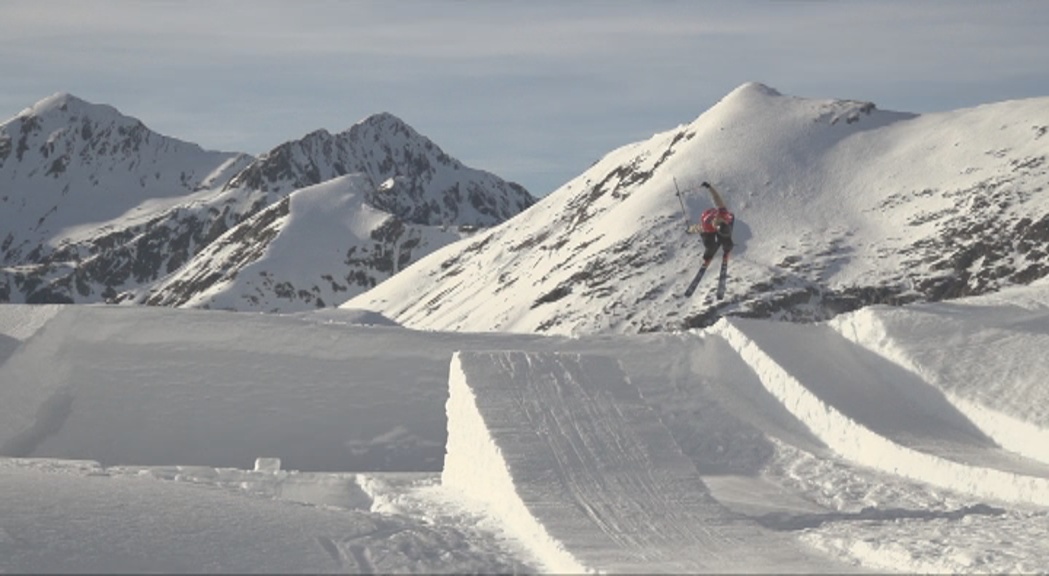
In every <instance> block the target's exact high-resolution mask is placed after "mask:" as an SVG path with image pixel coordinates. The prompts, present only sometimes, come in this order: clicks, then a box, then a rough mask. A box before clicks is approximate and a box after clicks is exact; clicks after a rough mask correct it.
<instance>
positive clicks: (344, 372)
mask: <svg viewBox="0 0 1049 576" xmlns="http://www.w3.org/2000/svg"><path fill="white" fill-rule="evenodd" d="M969 302H970V300H959V301H957V303H951V304H949V305H948V304H946V303H944V304H930V305H921V306H919V305H912V306H907V307H902V308H888V307H880V308H872V309H866V310H863V311H860V312H855V313H851V314H847V315H844V316H842V317H839V319H838V320H836V321H834V322H831V323H821V324H813V325H807V326H801V325H790V324H781V323H777V322H772V321H767V320H750V321H741V320H725V321H723V322H721V323H719V324H717V325H716V326H714V327H713V328H711V329H707V330H692V331H687V332H679V333H665V334H648V335H594V336H588V337H579V338H565V337H558V336H538V335H526V334H499V333H486V334H481V333H454V332H419V331H414V330H410V329H405V328H402V327H397V326H391V325H389V323H388V321H379V319H378V318H377V317H375V316H374V315H370V314H360V313H353V312H352V311H349V310H345V311H317V312H309V313H296V314H270V315H257V314H231V313H228V312H221V311H191V310H178V309H170V308H138V307H131V308H129V307H97V306H80V305H60V306H57V305H56V306H43V307H40V306H29V305H5V306H0V343H2V344H3V346H2V347H0V351H2V352H3V355H2V356H0V361H2V362H0V382H3V387H2V388H0V411H2V414H0V415H2V418H0V454H2V455H3V458H0V483H2V484H3V486H4V487H5V489H4V490H3V491H2V493H0V509H2V510H3V511H4V515H3V531H2V532H0V534H2V538H0V549H2V550H3V554H2V555H0V567H2V568H3V569H4V570H5V571H12V572H27V571H52V572H53V571H78V572H84V571H87V572H112V571H129V570H134V571H165V572H197V571H238V572H239V571H257V572H258V571H263V572H318V571H340V572H419V571H438V572H439V571H450V572H464V571H476V572H493V571H510V570H514V571H551V572H581V571H606V572H617V571H625V572H635V573H636V571H638V570H640V569H641V568H643V567H646V566H648V567H650V568H651V569H653V570H659V571H666V572H688V573H696V572H704V571H711V572H719V573H720V572H723V571H742V572H765V573H782V572H798V573H802V572H804V573H817V572H824V573H842V572H851V571H860V572H863V571H872V572H885V571H888V570H901V571H905V572H954V573H957V572H1010V573H1015V572H1029V571H1037V570H1038V568H1039V567H1040V566H1044V564H1045V562H1046V561H1049V546H1047V545H1046V542H1049V530H1047V528H1046V526H1047V525H1049V524H1047V522H1046V519H1047V516H1049V506H1047V501H1046V497H1045V494H1046V491H1045V486H1046V484H1047V483H1049V459H1046V458H1045V455H1044V454H1039V453H1038V452H1037V450H1031V451H1030V453H1029V454H1026V455H1024V454H1020V453H1018V452H1016V451H1014V450H1013V449H1012V448H1005V447H1002V446H1006V447H1008V446H1009V445H1008V443H1007V441H1006V440H1004V439H1002V440H1001V444H999V440H998V439H999V437H1000V436H1001V435H1002V434H1004V433H1006V432H1009V431H1012V430H1016V429H1017V428H1016V426H1017V425H1019V424H1021V423H1022V424H1023V425H1024V426H1026V428H1025V429H1026V430H1030V431H1034V432H1037V433H1039V434H1041V435H1045V434H1046V430H1049V410H1047V409H1046V405H1047V404H1046V403H1044V402H1025V401H1023V398H1024V397H1025V394H1028V389H1029V387H1030V382H1031V381H1033V380H1039V379H1042V378H1044V377H1045V376H1046V375H1047V374H1049V364H1047V363H1046V362H1047V361H1046V358H1045V357H1044V355H1032V354H1031V351H1032V350H1040V349H1042V348H1044V346H1045V345H1046V342H1045V340H1046V338H1047V334H1049V331H1047V330H1046V326H1049V286H1047V285H1044V283H1043V284H1041V285H1035V286H1031V287H1024V288H1016V289H1008V290H1003V291H1001V292H999V293H996V294H995V296H994V299H992V300H980V299H976V298H974V299H972V303H971V304H970V303H969ZM989 318H999V319H1000V320H999V321H998V322H996V323H991V324H987V323H986V320H987V319H989ZM930 319H934V320H935V321H934V322H931V321H930ZM937 322H939V323H942V322H949V323H954V324H955V325H958V326H963V330H964V332H965V333H966V334H968V335H969V337H971V338H972V339H973V340H974V341H976V342H982V343H983V346H984V347H985V348H986V351H985V354H984V355H983V356H982V357H979V358H974V359H971V360H970V359H968V358H969V355H970V354H972V350H969V349H965V348H942V347H937V346H936V343H937V342H939V341H940V340H941V339H942V335H941V333H940V330H939V329H938V328H939V326H938V325H937ZM959 333H960V332H959ZM906 350H911V351H913V352H912V353H910V354H909V355H908V354H905V353H904V352H903V351H906ZM1017 358H1023V359H1024V360H1023V362H1024V364H1023V365H1024V370H1023V374H1022V376H1023V377H1022V378H1020V377H1016V378H1003V379H995V378H992V377H990V376H988V375H991V374H1004V373H1010V372H1009V370H1010V367H1011V366H1013V365H1014V364H1015V363H1016V362H1017ZM967 362H978V363H979V364H980V369H979V370H978V371H977V375H979V376H981V377H980V378H977V379H973V380H970V379H965V380H963V381H959V380H957V379H956V378H955V377H954V376H952V370H955V369H956V368H952V367H954V366H964V365H966V363H967ZM957 369H960V368H957ZM1013 374H1014V375H1016V376H1019V374H1018V373H1016V372H1013ZM974 406H975V407H979V408H980V409H981V410H980V411H979V412H974V411H973V407H974ZM970 414H976V415H977V416H978V417H971V416H970ZM1003 431H1005V432H1003ZM277 462H279V464H277ZM743 549H745V550H747V553H746V554H740V552H739V551H740V550H743Z"/></svg>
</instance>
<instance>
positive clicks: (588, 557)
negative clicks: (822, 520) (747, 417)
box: [441, 351, 817, 573]
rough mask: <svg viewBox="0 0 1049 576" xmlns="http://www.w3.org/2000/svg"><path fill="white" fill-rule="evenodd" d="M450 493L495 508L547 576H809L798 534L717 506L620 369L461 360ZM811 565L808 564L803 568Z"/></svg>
mask: <svg viewBox="0 0 1049 576" xmlns="http://www.w3.org/2000/svg"><path fill="white" fill-rule="evenodd" d="M449 389H450V390H449V399H448V404H447V412H448V432H449V433H448V445H447V454H446V456H445V467H444V471H443V473H442V477H441V479H442V484H443V485H445V486H447V487H452V488H454V489H459V490H461V491H463V492H466V493H467V494H469V495H471V496H473V497H475V498H479V499H482V500H484V501H486V503H487V504H488V506H489V508H490V509H491V512H492V514H493V515H494V516H496V517H498V518H499V519H500V520H501V521H502V522H503V524H504V526H506V529H507V531H508V532H509V533H511V534H513V535H514V536H515V537H517V538H518V539H519V540H521V541H522V542H524V543H525V545H526V546H528V547H529V548H530V549H531V550H532V551H533V553H534V554H535V555H536V556H537V558H538V560H539V561H540V562H541V563H542V564H543V566H544V569H546V570H549V571H551V572H558V573H567V572H571V573H579V572H589V571H596V572H631V573H671V572H678V573H680V572H686V573H697V572H730V571H735V570H738V569H739V566H740V565H741V564H740V562H741V558H740V554H741V552H742V551H745V550H755V549H759V548H760V549H761V550H762V551H763V552H762V555H763V556H764V558H765V559H766V560H767V562H768V565H767V566H755V565H754V561H755V560H754V559H751V558H748V559H747V561H746V566H747V568H748V570H758V571H762V569H764V570H768V571H774V572H784V571H792V570H794V571H811V570H812V567H813V566H814V565H817V564H814V562H813V559H812V557H811V556H808V555H807V554H806V553H804V552H802V551H800V550H799V548H800V547H799V546H798V545H797V544H796V543H795V542H793V541H792V540H790V538H789V536H784V535H782V534H777V533H773V532H770V531H767V530H764V529H763V528H762V527H760V526H759V525H757V524H756V523H755V522H753V521H752V520H750V519H748V518H746V517H744V516H742V515H739V514H736V513H734V512H732V511H730V510H728V509H727V508H726V507H724V506H723V505H722V504H720V503H719V502H717V501H716V500H715V499H714V498H713V497H712V496H711V494H710V491H709V490H708V489H707V487H706V486H705V484H704V483H703V480H702V478H701V477H700V475H699V473H698V472H697V470H696V468H695V466H694V465H693V464H692V462H691V461H690V460H689V459H688V458H687V457H686V456H685V454H684V453H683V452H682V451H681V449H680V448H679V447H678V445H677V444H676V443H675V441H674V439H673V438H672V437H671V434H670V432H669V431H668V429H667V428H666V427H665V426H664V425H663V422H662V421H661V420H660V418H659V416H658V415H657V414H656V413H655V412H654V411H653V410H652V409H651V408H649V407H648V406H646V405H645V403H644V401H643V399H642V397H641V394H640V393H639V392H638V389H637V388H636V387H635V386H634V385H633V384H632V383H631V382H630V380H629V378H628V377H627V376H626V375H625V374H624V372H623V370H622V368H621V366H620V364H619V362H618V361H617V360H615V359H613V358H609V357H605V356H598V355H578V354H565V353H554V352H549V353H529V352H520V351H514V352H458V353H456V354H455V355H454V356H453V358H452V362H451V369H450V375H449ZM803 554H805V556H804V557H803Z"/></svg>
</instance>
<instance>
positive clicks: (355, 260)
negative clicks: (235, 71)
mask: <svg viewBox="0 0 1049 576" xmlns="http://www.w3.org/2000/svg"><path fill="white" fill-rule="evenodd" d="M350 176H354V177H358V180H359V181H360V184H359V185H358V188H360V194H359V196H360V197H361V199H362V202H358V203H357V204H355V205H354V206H342V207H341V208H340V209H361V210H370V211H373V212H377V213H382V214H383V216H374V217H371V216H369V217H368V218H366V219H367V220H370V221H372V222H375V223H376V226H377V227H376V228H375V229H371V230H360V229H358V230H357V232H356V233H355V234H354V235H353V237H352V238H349V239H340V238H334V239H331V240H333V244H334V246H333V247H332V249H331V250H328V249H327V247H326V248H325V249H322V250H320V251H316V250H313V251H312V252H319V253H323V254H326V255H328V257H327V258H326V259H318V258H316V257H307V258H303V257H302V255H303V254H302V253H299V254H296V256H295V258H293V260H297V262H296V261H274V260H272V259H270V260H265V261H259V260H258V258H259V257H260V256H262V255H263V254H264V253H265V252H267V248H268V246H267V245H266V243H267V242H268V241H272V240H275V239H277V238H279V237H282V236H285V237H286V236H287V234H285V233H284V232H283V231H282V229H281V228H280V227H279V226H278V227H276V228H270V229H269V232H268V233H266V234H261V235H260V234H256V233H253V232H251V231H250V230H241V231H239V232H233V230H234V229H236V228H238V227H240V226H241V225H242V224H244V225H246V227H248V228H250V227H251V226H254V225H255V224H257V221H258V218H255V222H254V223H250V222H248V221H249V220H252V219H253V218H254V217H256V216H258V215H259V214H260V213H263V212H269V213H270V214H271V215H272V213H273V212H279V211H280V210H281V206H282V205H283V206H285V207H286V206H287V202H286V199H287V198H288V197H289V196H290V195H292V194H293V193H294V192H295V191H296V190H299V189H302V188H307V187H310V186H317V185H320V184H323V183H325V182H327V181H331V180H335V179H337V178H342V177H350ZM0 184H2V185H3V186H2V188H0V189H2V190H3V192H2V193H0V207H2V209H0V301H4V302H30V303H43V302H52V303H69V302H75V303H93V302H102V301H105V302H136V303H142V302H149V303H153V304H165V305H201V306H210V305H216V306H223V307H226V306H229V307H232V308H233V309H244V310H267V311H270V310H274V309H278V310H284V311H292V310H299V309H307V308H314V307H318V306H334V305H336V304H338V303H339V302H341V300H342V299H345V298H348V297H350V296H352V295H355V294H357V293H359V292H361V291H363V290H365V289H367V288H369V287H371V286H373V285H375V284H376V283H378V282H381V281H382V280H384V279H385V278H386V277H388V276H389V275H390V274H392V273H395V272H396V271H397V270H399V269H401V268H402V267H404V266H406V265H407V264H408V263H410V262H413V261H414V260H415V259H417V258H418V257H420V256H421V255H423V254H426V253H428V252H430V251H432V250H433V249H435V248H437V247H439V246H441V245H444V244H446V243H448V242H450V241H453V240H458V239H459V238H461V237H462V236H463V235H464V234H465V232H464V234H459V233H457V232H458V229H459V228H463V229H464V230H466V231H467V232H470V231H475V230H477V229H478V228H482V227H486V226H491V225H493V224H496V223H499V222H502V221H504V220H506V219H507V218H509V217H510V216H513V215H514V214H517V213H518V212H520V211H521V210H522V209H524V208H525V207H527V206H529V205H531V204H532V203H533V202H534V199H533V198H532V197H531V196H530V195H529V194H528V192H527V191H525V190H524V189H523V188H521V187H520V186H518V185H516V184H514V183H509V182H505V181H503V180H502V179H500V178H498V177H497V176H495V175H493V174H490V173H488V172H484V171H482V170H477V169H473V168H470V167H467V166H464V165H463V164H462V163H461V162H459V161H457V160H455V159H454V158H452V157H450V156H448V155H447V154H446V153H444V152H443V151H442V150H441V149H440V148H438V147H437V146H436V144H434V143H433V142H432V141H430V140H429V139H427V138H426V137H424V136H422V135H421V134H419V133H418V132H416V131H415V130H414V129H412V128H411V127H410V126H408V125H407V124H405V123H404V122H403V121H401V120H400V119H398V118H396V117H395V116H393V115H391V114H388V113H381V114H376V115H374V116H372V117H369V118H366V119H364V120H362V121H361V122H359V123H357V124H355V125H354V126H352V127H351V128H350V129H348V130H346V131H345V132H343V133H340V134H336V135H332V134H330V133H328V132H327V131H325V130H318V131H315V132H313V133H310V134H307V135H306V136H304V137H303V138H302V139H300V140H293V141H289V142H286V143H284V144H282V145H280V146H278V147H276V148H274V149H273V150H271V151H270V152H268V153H266V154H263V155H262V156H260V157H258V158H252V157H250V156H248V155H246V154H237V153H224V152H211V151H205V150H202V149H201V148H200V147H199V146H197V145H195V144H189V143H186V142H181V141H179V140H176V139H173V138H169V137H166V136H162V135H159V134H156V133H154V132H152V131H150V130H149V129H148V128H146V126H145V125H144V124H143V123H142V122H141V121H139V120H137V119H135V118H131V117H127V116H123V115H121V114H120V113H119V112H118V111H117V110H115V109H114V108H112V107H110V106H105V105H96V104H91V103H88V102H85V101H83V100H80V99H78V98H76V97H74V96H71V95H69V94H56V95H54V96H51V97H49V98H46V99H44V100H43V101H41V102H39V103H37V104H36V105H35V106H32V107H30V108H27V109H26V110H24V111H23V112H22V113H21V114H20V115H18V116H16V117H15V118H12V119H11V120H9V121H7V122H5V123H4V124H2V125H0ZM353 217H354V216H353V215H352V214H342V213H338V212H334V213H332V214H330V218H331V220H332V225H335V224H337V223H338V222H339V221H341V220H343V219H345V218H353ZM331 227H332V226H330V225H326V224H325V225H322V228H331ZM438 229H440V230H439V232H435V231H436V230H438ZM449 231H451V232H449ZM227 232H232V234H230V235H228V236H226V237H225V238H224V244H223V245H222V246H211V244H212V243H213V242H215V241H217V240H218V239H219V238H220V237H222V236H223V235H224V234H226V233H227ZM296 234H298V235H299V236H301V237H300V238H298V239H297V240H293V241H292V242H291V243H292V244H294V245H296V246H297V247H298V249H300V250H306V248H304V247H303V244H304V243H306V242H307V240H308V238H307V236H308V232H307V231H306V230H300V231H299V232H296ZM228 242H233V243H238V244H240V245H239V246H231V245H229V244H228ZM285 244H288V242H285ZM208 248H210V250H209V251H208V252H207V253H205V251H206V250H207V249H208ZM354 250H358V251H360V250H364V251H365V252H368V253H369V254H366V255H361V254H356V255H354V254H352V252H353V251H354ZM216 252H226V253H236V254H238V255H239V256H237V257H236V258H223V257H216V255H215V253H216ZM373 253H381V254H378V255H375V254H373ZM198 255H203V258H204V260H203V261H200V262H196V263H195V264H194V263H193V262H192V261H193V260H194V259H195V257H197V256H198ZM311 256H313V255H311ZM306 261H308V262H312V263H314V264H315V267H314V268H311V269H309V270H308V271H304V272H306V274H305V276H304V277H302V278H287V277H286V276H287V275H286V274H285V272H284V268H285V267H291V268H294V269H296V270H298V271H303V269H302V266H301V264H302V263H303V262H306ZM384 263H389V264H384ZM250 264H254V265H255V267H256V269H259V268H261V269H262V270H261V271H262V272H265V275H266V276H268V278H269V280H268V281H267V279H266V278H259V277H253V278H252V281H250V282H247V283H245V285H243V286H239V285H237V284H236V283H234V284H233V285H228V284H227V285H225V288H224V291H225V292H226V293H229V297H228V298H226V299H225V301H224V302H223V303H219V302H217V301H216V300H214V296H215V283H216V282H217V281H218V279H219V276H223V277H225V278H226V279H227V280H229V279H231V278H233V277H235V276H236V275H237V274H238V271H239V270H238V268H237V267H238V266H243V265H250ZM212 266H219V267H220V268H218V269H210V270H207V271H206V272H204V273H203V277H201V274H202V272H201V271H200V270H201V269H203V268H207V267H212ZM383 266H384V267H383ZM165 277H168V278H165ZM274 278H278V279H276V280H274ZM160 283H163V291H162V292H161V290H160V289H158V285H159V284H160ZM173 286H177V288H175V287H173ZM340 287H341V288H340ZM198 288H199V290H200V291H201V293H197V292H195V291H194V290H196V289H198ZM242 289H243V291H242ZM204 292H207V293H206V294H205V293H204ZM190 302H193V304H187V303H190Z"/></svg>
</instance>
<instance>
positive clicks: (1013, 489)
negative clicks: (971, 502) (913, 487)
mask: <svg viewBox="0 0 1049 576" xmlns="http://www.w3.org/2000/svg"><path fill="white" fill-rule="evenodd" d="M712 331H713V333H714V334H717V335H719V336H721V337H723V338H724V339H725V340H726V341H727V342H728V343H729V345H731V346H732V347H733V348H734V349H735V350H736V351H737V353H739V355H740V356H741V357H742V358H743V360H744V361H745V362H747V363H748V364H749V365H750V366H751V368H753V370H754V371H755V372H756V373H757V374H758V377H759V378H760V379H761V381H762V383H763V384H764V385H765V387H766V389H767V390H768V391H769V393H770V394H772V395H773V396H774V397H775V398H776V399H778V400H779V401H780V402H781V403H782V404H783V405H784V406H785V407H786V408H787V409H788V410H789V411H790V412H791V413H793V414H794V416H795V417H796V418H797V419H798V420H800V421H801V422H802V423H803V424H804V425H805V426H807V427H808V428H809V429H810V430H811V431H812V433H813V434H815V435H816V437H818V438H819V439H820V440H821V441H823V442H824V443H825V444H826V445H827V446H828V447H829V448H831V449H832V450H834V451H835V452H837V453H838V454H839V455H841V456H842V457H843V458H845V459H846V460H850V461H852V462H855V463H857V464H861V465H864V466H869V467H871V468H875V469H878V470H882V471H884V472H889V473H891V474H896V475H899V476H902V477H906V478H909V479H912V480H918V481H921V482H926V483H928V484H932V485H934V486H939V487H941V488H946V489H949V490H955V491H958V492H962V493H966V494H971V495H974V496H977V497H981V498H992V499H997V500H1002V501H1009V502H1025V503H1033V504H1038V505H1042V506H1049V466H1046V465H1045V464H1044V463H1041V462H1037V461H1034V460H1030V459H1027V458H1025V457H1023V456H1020V455H1018V454H1015V453H1011V452H1007V451H1005V450H1003V449H1002V448H1001V447H1000V446H998V445H997V444H996V443H995V442H994V441H993V440H992V439H991V438H989V437H988V436H987V435H985V434H984V432H982V431H981V430H980V429H979V428H978V427H977V426H976V424H974V423H973V422H972V421H971V420H970V419H969V418H967V417H966V415H965V414H963V413H962V412H961V411H959V410H958V409H957V408H956V407H955V406H954V405H953V404H952V403H951V402H950V401H949V399H948V398H946V397H945V396H944V394H943V393H942V392H941V391H940V390H938V389H936V388H934V387H932V386H930V385H929V384H928V383H927V382H925V381H924V380H922V378H921V377H919V376H918V375H917V374H915V373H914V372H911V371H908V370H905V369H904V368H902V367H901V366H899V365H898V364H896V363H894V362H892V361H890V360H888V359H886V358H884V357H882V356H880V355H878V354H876V353H874V352H872V351H871V350H869V349H867V348H865V347H863V346H862V345H859V344H857V343H855V342H853V341H851V340H849V339H847V338H845V337H844V336H842V335H841V333H839V332H838V331H836V330H835V329H834V328H832V327H830V326H828V325H826V324H805V325H803V324H792V323H776V322H767V321H755V320H745V319H739V318H732V319H724V320H722V321H721V322H719V323H718V324H717V325H715V327H714V328H713V330H712Z"/></svg>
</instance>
